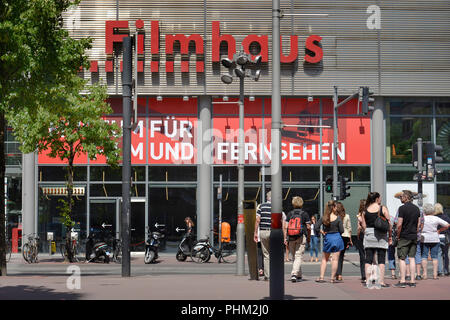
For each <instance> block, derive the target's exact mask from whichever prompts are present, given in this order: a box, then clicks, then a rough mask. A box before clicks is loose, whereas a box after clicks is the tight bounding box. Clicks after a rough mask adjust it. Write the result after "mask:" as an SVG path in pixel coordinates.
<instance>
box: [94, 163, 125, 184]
mask: <svg viewBox="0 0 450 320" xmlns="http://www.w3.org/2000/svg"><path fill="white" fill-rule="evenodd" d="M132 175H133V174H132ZM90 180H91V181H122V167H116V168H112V167H109V166H92V167H91V172H90Z"/></svg>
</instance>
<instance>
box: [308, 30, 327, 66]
mask: <svg viewBox="0 0 450 320" xmlns="http://www.w3.org/2000/svg"><path fill="white" fill-rule="evenodd" d="M320 40H322V37H321V36H317V35H312V36H309V37H308V38H307V39H306V43H305V47H306V49H308V50H310V51H312V52H313V53H314V57H313V56H310V55H308V54H305V60H306V61H307V62H309V63H319V62H320V61H322V58H323V49H322V48H321V47H319V46H318V44H319V43H320ZM316 43H317V44H316Z"/></svg>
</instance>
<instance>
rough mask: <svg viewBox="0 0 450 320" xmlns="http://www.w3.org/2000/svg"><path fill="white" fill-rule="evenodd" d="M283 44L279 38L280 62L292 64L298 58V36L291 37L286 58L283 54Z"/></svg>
mask: <svg viewBox="0 0 450 320" xmlns="http://www.w3.org/2000/svg"><path fill="white" fill-rule="evenodd" d="M282 43H283V42H282V41H281V37H280V51H281V52H280V62H281V63H292V62H294V61H295V60H297V58H298V36H291V49H290V52H289V55H288V56H285V55H284V54H283V44H282Z"/></svg>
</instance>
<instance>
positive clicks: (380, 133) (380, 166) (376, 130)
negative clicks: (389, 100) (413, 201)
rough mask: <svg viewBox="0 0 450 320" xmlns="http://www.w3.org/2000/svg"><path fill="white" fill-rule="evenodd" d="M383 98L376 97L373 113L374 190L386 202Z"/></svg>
mask: <svg viewBox="0 0 450 320" xmlns="http://www.w3.org/2000/svg"><path fill="white" fill-rule="evenodd" d="M383 109H384V108H383V98H382V97H377V98H376V99H375V109H374V111H373V113H372V125H371V127H372V135H371V136H372V137H371V140H372V143H371V144H372V191H373V192H375V191H376V192H379V193H380V195H381V199H382V201H384V203H386V166H385V162H386V160H385V159H386V148H385V144H386V141H385V129H384V111H383Z"/></svg>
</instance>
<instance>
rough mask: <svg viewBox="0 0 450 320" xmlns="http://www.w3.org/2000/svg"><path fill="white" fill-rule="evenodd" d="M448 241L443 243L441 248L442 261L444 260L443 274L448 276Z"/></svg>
mask: <svg viewBox="0 0 450 320" xmlns="http://www.w3.org/2000/svg"><path fill="white" fill-rule="evenodd" d="M449 245H450V244H449V243H447V244H445V245H444V250H443V254H442V257H443V260H444V261H443V262H444V274H445V275H446V276H448V275H449V271H450V270H449V268H448V264H449V261H448V247H449Z"/></svg>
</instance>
